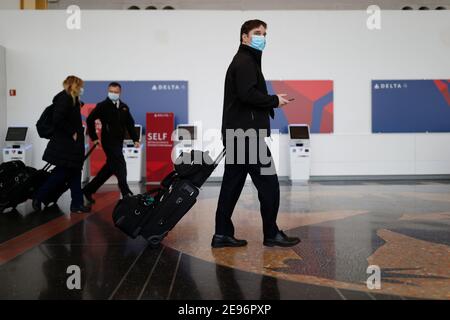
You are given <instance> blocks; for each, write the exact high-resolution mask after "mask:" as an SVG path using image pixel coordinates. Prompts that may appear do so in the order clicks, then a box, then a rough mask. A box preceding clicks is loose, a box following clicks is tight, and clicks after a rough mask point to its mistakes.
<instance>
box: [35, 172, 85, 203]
mask: <svg viewBox="0 0 450 320" xmlns="http://www.w3.org/2000/svg"><path fill="white" fill-rule="evenodd" d="M66 181H67V182H69V188H70V192H71V196H72V204H71V207H75V208H78V207H80V206H82V205H83V193H82V192H81V169H74V168H64V167H55V168H54V169H53V171H52V174H51V175H50V177H49V178H48V180H47V181H46V182H45V183H44V184H43V185H42V187H41V188H39V190H38V191H37V192H36V194H35V199H36V200H38V201H39V202H45V200H46V199H47V197H49V196H50V195H51V194H52V193H53V192H55V191H56V190H58V189H60V188H61V186H62V185H63V184H64V183H66Z"/></svg>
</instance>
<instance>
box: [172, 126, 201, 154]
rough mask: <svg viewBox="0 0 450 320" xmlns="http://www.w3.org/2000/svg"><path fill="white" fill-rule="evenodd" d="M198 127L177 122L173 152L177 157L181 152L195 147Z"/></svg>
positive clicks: (189, 150)
mask: <svg viewBox="0 0 450 320" xmlns="http://www.w3.org/2000/svg"><path fill="white" fill-rule="evenodd" d="M197 130H198V127H197V126H196V125H193V124H179V125H178V126H177V136H176V145H175V154H176V157H178V156H179V155H180V154H182V153H183V152H188V153H189V152H191V150H193V149H197V148H198V146H197V144H196V142H197V140H198V132H197Z"/></svg>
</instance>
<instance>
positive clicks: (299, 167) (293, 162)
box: [289, 124, 311, 182]
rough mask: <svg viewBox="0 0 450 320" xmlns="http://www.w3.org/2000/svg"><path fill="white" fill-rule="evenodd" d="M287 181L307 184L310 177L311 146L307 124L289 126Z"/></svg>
mask: <svg viewBox="0 0 450 320" xmlns="http://www.w3.org/2000/svg"><path fill="white" fill-rule="evenodd" d="M289 135H290V137H289V138H290V139H289V160H290V161H289V162H290V172H289V179H290V180H291V181H292V182H307V181H308V180H309V177H310V166H311V159H310V156H311V146H310V140H309V126H308V125H307V124H292V125H289Z"/></svg>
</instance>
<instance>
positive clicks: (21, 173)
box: [0, 146, 96, 213]
mask: <svg viewBox="0 0 450 320" xmlns="http://www.w3.org/2000/svg"><path fill="white" fill-rule="evenodd" d="M95 147H96V146H94V147H92V148H91V149H90V150H89V152H88V153H87V154H86V156H85V160H86V159H87V158H88V157H89V156H90V155H91V153H92V152H93V151H94V148H95ZM51 167H52V165H51V164H46V165H45V166H44V168H42V169H40V170H36V169H35V168H31V167H27V166H25V164H24V163H23V162H22V161H10V162H4V163H2V164H0V213H3V211H5V210H6V209H8V208H13V209H15V208H16V207H17V206H18V205H19V204H21V203H23V202H25V201H27V200H28V199H32V198H33V196H34V194H35V192H36V191H37V190H38V189H39V188H40V187H41V186H42V185H43V184H44V183H45V181H47V179H48V178H49V177H50V175H51ZM68 189H69V185H68V182H65V183H64V184H62V185H61V186H56V189H55V190H53V191H52V193H51V194H50V195H49V196H48V198H47V199H45V200H44V201H43V203H44V205H46V206H49V205H50V204H55V203H56V202H57V201H58V199H59V198H60V197H61V196H62V195H63V194H64V193H65V192H66V191H67V190H68Z"/></svg>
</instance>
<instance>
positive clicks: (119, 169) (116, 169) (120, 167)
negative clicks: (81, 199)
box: [83, 143, 131, 196]
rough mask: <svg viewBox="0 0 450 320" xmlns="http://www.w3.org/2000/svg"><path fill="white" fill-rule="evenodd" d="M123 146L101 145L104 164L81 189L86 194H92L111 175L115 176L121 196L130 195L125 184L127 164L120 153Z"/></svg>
mask: <svg viewBox="0 0 450 320" xmlns="http://www.w3.org/2000/svg"><path fill="white" fill-rule="evenodd" d="M122 148H123V144H122V143H120V144H117V145H112V146H109V145H103V151H105V154H106V163H105V165H104V166H103V167H102V168H101V169H100V171H99V172H98V174H97V176H96V177H95V178H94V179H92V181H91V182H89V183H88V184H87V185H86V186H85V187H84V189H83V191H84V192H85V193H87V194H94V193H96V192H97V190H98V189H99V188H100V187H101V186H102V185H103V184H104V183H105V182H106V180H108V179H109V178H111V176H112V175H115V176H116V178H117V182H118V184H119V189H120V192H121V193H122V195H123V196H125V195H127V194H129V193H131V190H130V188H129V187H128V183H127V164H126V162H125V158H124V156H123V152H122Z"/></svg>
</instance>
